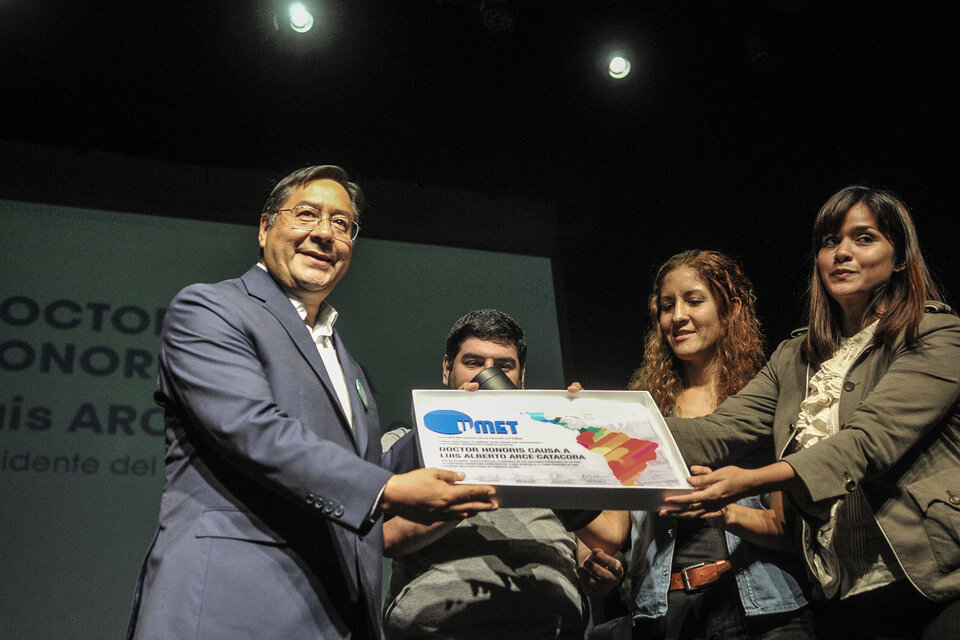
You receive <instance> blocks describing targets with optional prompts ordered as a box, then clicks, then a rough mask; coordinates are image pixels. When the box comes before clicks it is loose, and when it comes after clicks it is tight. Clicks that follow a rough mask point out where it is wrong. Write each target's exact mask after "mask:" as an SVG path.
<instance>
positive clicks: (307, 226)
mask: <svg viewBox="0 0 960 640" xmlns="http://www.w3.org/2000/svg"><path fill="white" fill-rule="evenodd" d="M277 213H282V214H284V219H285V220H286V221H287V223H288V224H289V225H290V226H291V227H292V228H294V229H298V230H300V231H309V232H311V233H313V230H314V229H316V228H317V227H319V226H320V225H321V224H323V222H324V221H326V222H328V223H330V234H331V235H332V236H333V237H334V238H336V239H337V240H343V241H344V242H353V241H354V240H356V239H357V235H358V234H359V233H360V225H359V224H358V223H357V221H356V220H354V219H352V218H348V217H347V216H326V217H324V215H323V214H322V213H320V212H319V211H317V209H315V208H314V207H311V206H310V205H308V204H298V205H297V206H295V207H294V208H293V209H277Z"/></svg>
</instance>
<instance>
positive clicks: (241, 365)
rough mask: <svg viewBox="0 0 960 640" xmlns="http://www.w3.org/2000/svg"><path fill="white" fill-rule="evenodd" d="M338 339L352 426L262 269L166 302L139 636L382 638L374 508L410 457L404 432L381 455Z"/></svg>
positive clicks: (137, 613) (355, 374)
mask: <svg viewBox="0 0 960 640" xmlns="http://www.w3.org/2000/svg"><path fill="white" fill-rule="evenodd" d="M334 341H335V344H336V349H337V354H338V356H339V358H340V363H341V365H342V367H343V373H344V377H345V379H346V382H347V387H348V389H349V393H350V402H351V409H352V412H353V422H354V425H353V428H352V429H351V426H350V424H349V423H348V422H347V418H346V416H345V415H344V413H343V411H342V409H341V407H340V403H339V401H338V399H337V396H336V392H335V391H334V390H333V387H332V385H331V383H330V379H329V377H328V375H327V372H326V369H325V368H324V366H323V362H322V360H321V358H320V355H319V354H318V353H317V348H316V345H315V344H314V343H313V340H312V339H311V337H310V333H309V331H308V329H307V328H306V326H305V325H304V323H303V320H301V318H300V316H299V315H298V313H297V311H296V309H295V308H294V307H293V305H292V304H291V303H290V300H289V299H288V297H287V295H286V293H285V292H284V291H283V290H282V289H281V288H280V287H279V286H278V285H277V283H276V282H275V281H274V280H273V279H272V278H271V277H270V276H269V275H268V274H267V273H266V272H265V271H264V270H262V269H260V268H259V267H254V268H251V269H250V270H249V271H248V272H247V273H246V274H244V275H243V277H241V278H239V279H235V280H227V281H224V282H220V283H218V284H198V285H191V286H189V287H187V288H185V289H184V290H183V291H181V292H180V293H179V294H178V295H177V296H176V298H174V300H173V302H172V303H171V304H170V307H169V309H168V311H167V314H166V317H165V320H164V328H163V333H162V336H161V348H160V359H159V367H160V369H159V379H158V382H157V391H156V394H155V397H156V399H157V401H158V402H159V404H160V405H161V406H163V407H164V409H165V422H166V486H165V488H164V492H163V497H162V500H161V506H160V520H159V528H158V531H157V534H156V538H155V540H154V542H153V544H152V545H151V548H150V551H149V553H148V555H147V558H146V560H145V562H144V567H143V571H142V575H141V581H140V586H139V587H138V596H137V599H136V602H135V606H134V613H133V616H132V621H131V632H132V633H134V634H135V635H134V637H135V638H138V639H148V638H165V639H166V638H191V639H193V638H197V639H203V640H206V639H219V638H222V639H224V640H227V639H229V640H239V639H244V638H249V639H251V640H253V639H257V640H263V639H266V638H277V639H281V638H282V639H283V640H289V639H290V638H297V639H305V638H323V639H331V638H362V637H368V636H370V637H373V638H379V629H380V622H379V612H380V602H381V600H380V590H381V571H382V563H381V559H382V553H383V535H382V522H381V521H379V520H378V521H376V522H375V523H371V522H370V521H369V519H368V514H370V512H371V509H372V508H373V506H374V504H375V503H376V501H377V500H378V497H379V495H380V492H381V490H382V488H383V486H384V484H385V483H386V482H387V479H388V478H389V477H390V475H391V473H392V472H393V471H396V472H403V471H407V470H409V469H411V468H413V467H414V465H415V452H414V448H413V447H412V446H410V445H411V443H412V440H408V442H407V443H404V445H405V446H401V448H400V450H398V451H394V449H395V448H396V447H394V448H393V449H391V451H390V453H389V454H388V455H389V458H388V459H385V460H384V459H381V449H380V431H379V420H378V415H377V410H376V405H375V404H374V401H373V394H372V392H371V390H370V387H369V385H368V383H367V380H366V377H365V376H364V374H363V372H362V371H361V369H360V367H359V365H358V364H357V363H356V362H355V361H354V360H353V358H351V357H350V354H349V353H347V350H346V348H345V347H344V346H343V343H342V341H341V340H340V338H339V336H337V335H336V334H335V335H334ZM358 387H362V389H363V395H364V397H365V400H362V399H361V396H360V394H359V393H358ZM385 467H386V468H385ZM388 469H389V470H388Z"/></svg>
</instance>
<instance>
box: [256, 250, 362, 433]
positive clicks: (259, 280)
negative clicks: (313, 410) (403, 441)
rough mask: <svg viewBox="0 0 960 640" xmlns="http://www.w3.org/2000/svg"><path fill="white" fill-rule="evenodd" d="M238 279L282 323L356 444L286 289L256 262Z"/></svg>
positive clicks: (322, 366) (311, 341)
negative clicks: (255, 264) (256, 264)
mask: <svg viewBox="0 0 960 640" xmlns="http://www.w3.org/2000/svg"><path fill="white" fill-rule="evenodd" d="M240 279H241V280H242V281H243V283H244V285H245V286H246V287H247V292H248V293H249V294H250V295H251V296H253V297H254V298H257V299H258V300H260V301H261V302H262V304H263V307H264V309H266V310H267V311H268V312H269V313H270V314H271V315H273V316H274V317H275V318H276V319H277V321H278V322H280V324H281V325H282V326H283V328H284V330H285V331H286V332H287V335H288V336H289V337H290V339H291V340H292V341H293V344H294V345H296V347H297V350H298V351H299V352H300V354H301V355H302V356H303V357H304V359H305V360H306V361H307V363H308V364H309V365H310V368H311V369H313V371H314V373H316V374H317V377H318V378H319V379H320V383H321V384H322V385H323V387H324V389H325V390H326V392H327V395H328V396H329V397H330V403H331V404H332V405H333V406H334V408H335V409H336V411H337V414H338V415H339V416H340V422H341V424H342V426H343V428H344V429H346V431H347V432H348V433H349V434H350V436H351V438H352V439H353V441H354V444H357V439H356V435H355V434H354V430H353V429H351V428H350V423H349V421H348V420H347V416H346V414H345V413H344V412H343V408H342V407H341V406H340V399H339V397H338V396H337V392H336V390H335V389H334V387H333V383H332V382H331V381H330V376H329V374H327V368H326V367H325V366H324V365H323V359H321V358H320V354H319V353H318V352H317V345H316V344H314V342H313V340H312V339H311V337H310V331H309V330H308V329H307V327H306V325H305V324H304V323H303V319H302V318H301V317H300V314H299V313H297V310H296V309H295V308H294V306H293V304H292V303H291V302H290V298H288V297H287V294H286V292H285V291H284V290H283V289H281V288H280V286H279V285H278V284H277V283H276V282H275V281H274V280H273V278H272V277H271V276H270V274H268V273H267V272H266V271H264V270H263V269H261V268H260V267H257V266H254V267H252V268H251V269H250V270H249V271H247V272H246V273H245V274H243V276H242V277H241V278H240ZM337 355H338V356H339V355H340V349H339V348H338V349H337ZM340 361H341V363H342V362H343V357H342V356H340ZM341 366H342V365H341ZM344 376H345V377H346V369H344ZM351 384H353V381H352V380H351V379H350V378H347V388H348V391H349V387H350V385H351ZM355 394H356V391H355V390H354V391H353V393H351V394H350V402H351V408H353V411H354V416H356V411H357V410H356V408H354V407H355V406H356V404H355V403H354V401H353V396H354V395H355ZM354 422H356V418H355V419H354ZM359 451H360V452H363V449H362V448H360V449H359Z"/></svg>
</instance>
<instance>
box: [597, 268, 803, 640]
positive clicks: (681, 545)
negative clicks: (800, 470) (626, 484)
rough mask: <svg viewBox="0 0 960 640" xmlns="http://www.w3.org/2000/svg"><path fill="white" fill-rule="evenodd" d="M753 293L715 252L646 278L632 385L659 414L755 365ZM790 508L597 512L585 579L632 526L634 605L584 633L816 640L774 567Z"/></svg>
mask: <svg viewBox="0 0 960 640" xmlns="http://www.w3.org/2000/svg"><path fill="white" fill-rule="evenodd" d="M755 300H756V296H755V295H754V293H753V286H752V285H751V284H750V281H749V280H748V279H747V278H746V276H745V275H744V274H743V271H742V270H741V269H740V267H739V266H737V264H736V263H735V262H734V261H732V260H731V259H730V258H728V257H727V256H725V255H723V254H721V253H717V252H715V251H686V252H684V253H680V254H677V255H675V256H673V257H672V258H670V259H669V260H667V262H666V263H664V264H663V266H662V267H660V269H659V270H658V271H657V275H656V278H655V279H654V285H653V293H652V294H651V296H650V315H651V320H652V324H653V326H652V327H651V329H650V332H649V333H648V334H647V338H646V348H645V353H644V359H643V364H642V365H641V366H640V368H639V369H637V371H636V372H635V373H634V375H633V378H632V379H631V381H630V385H629V387H630V388H631V389H646V390H649V391H650V393H651V394H652V395H653V398H654V400H655V401H656V403H657V406H658V407H659V408H660V411H661V412H662V413H663V414H664V415H676V416H684V417H696V416H703V415H706V414H709V413H711V412H712V411H713V410H714V409H716V408H717V406H718V405H719V404H720V403H721V402H722V401H723V400H724V399H726V398H727V397H728V396H731V395H733V394H735V393H736V392H737V391H739V390H740V389H741V388H742V387H743V386H744V385H745V384H746V383H747V382H749V381H750V380H751V379H752V378H753V376H754V375H756V373H757V372H758V371H759V370H760V368H761V367H762V366H763V363H764V356H763V346H762V338H761V334H760V323H759V322H758V320H757V316H756V312H755V310H754V303H755ZM787 515H788V514H787V513H786V512H785V511H784V502H783V499H782V496H781V495H780V494H779V493H777V494H773V495H769V496H764V497H763V498H762V499H761V498H747V499H745V500H743V501H741V502H739V503H735V504H731V505H729V506H727V507H726V508H724V509H723V510H721V511H720V512H719V513H718V514H717V516H716V517H714V518H713V519H711V520H709V521H707V520H697V519H679V518H675V517H661V516H658V515H657V514H655V513H650V512H646V511H635V512H626V511H605V512H603V514H601V516H600V517H599V518H597V519H596V520H595V521H594V522H593V523H591V524H590V525H588V526H587V527H586V529H584V530H581V531H579V532H578V535H579V536H580V539H581V541H582V543H583V546H581V547H580V555H581V558H582V560H583V562H582V563H581V579H582V581H583V583H584V585H585V587H586V588H587V589H588V591H590V592H592V593H593V594H594V595H597V594H602V593H603V592H604V591H606V590H609V589H610V588H611V587H612V586H613V585H614V584H616V581H617V578H619V577H620V576H622V575H623V570H622V567H621V566H620V563H619V562H617V561H616V560H615V559H614V558H612V557H611V556H609V555H608V553H610V552H611V551H613V550H616V548H618V547H619V546H621V545H622V544H623V543H624V542H626V539H627V536H628V535H629V534H630V532H631V530H632V533H633V535H632V539H633V540H632V542H633V544H632V560H631V562H630V576H631V586H632V598H631V600H632V602H631V605H632V613H631V615H630V616H629V619H624V620H623V621H621V622H620V623H614V624H611V625H609V626H607V627H606V628H605V627H604V626H601V627H598V628H597V629H595V630H594V633H593V634H592V635H591V638H604V637H611V636H610V635H609V633H611V632H612V629H613V628H614V627H617V628H618V629H620V630H623V628H624V627H625V626H627V625H630V626H632V636H633V637H635V638H645V639H658V638H663V639H667V638H708V637H723V638H812V637H814V634H813V630H812V622H811V617H810V613H809V610H808V609H807V607H806V600H805V599H804V598H803V595H802V593H801V590H800V587H799V585H798V583H797V581H796V580H795V579H794V577H793V576H792V575H791V574H790V573H789V572H787V571H785V570H784V569H782V568H781V566H782V565H784V564H790V560H791V559H790V557H789V556H787V555H786V554H783V553H782V551H785V550H787V549H789V537H788V536H787V535H786V533H785V530H786V528H787V527H788V526H789V523H788V522H787ZM631 521H632V525H633V526H632V527H631ZM588 546H589V547H592V548H588ZM620 632H621V631H618V633H620ZM614 637H616V636H614Z"/></svg>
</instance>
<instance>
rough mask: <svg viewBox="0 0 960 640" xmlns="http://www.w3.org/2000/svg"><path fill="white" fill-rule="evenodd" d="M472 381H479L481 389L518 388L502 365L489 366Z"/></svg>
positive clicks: (503, 389)
mask: <svg viewBox="0 0 960 640" xmlns="http://www.w3.org/2000/svg"><path fill="white" fill-rule="evenodd" d="M470 382H476V383H478V384H479V385H480V388H481V389H484V390H487V391H506V390H510V389H516V388H517V385H515V384H513V380H511V379H510V378H508V377H507V374H506V373H505V372H504V370H503V369H501V368H500V367H487V368H486V369H484V370H483V371H481V372H480V373H478V374H477V375H475V376H474V377H473V380H471V381H470Z"/></svg>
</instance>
